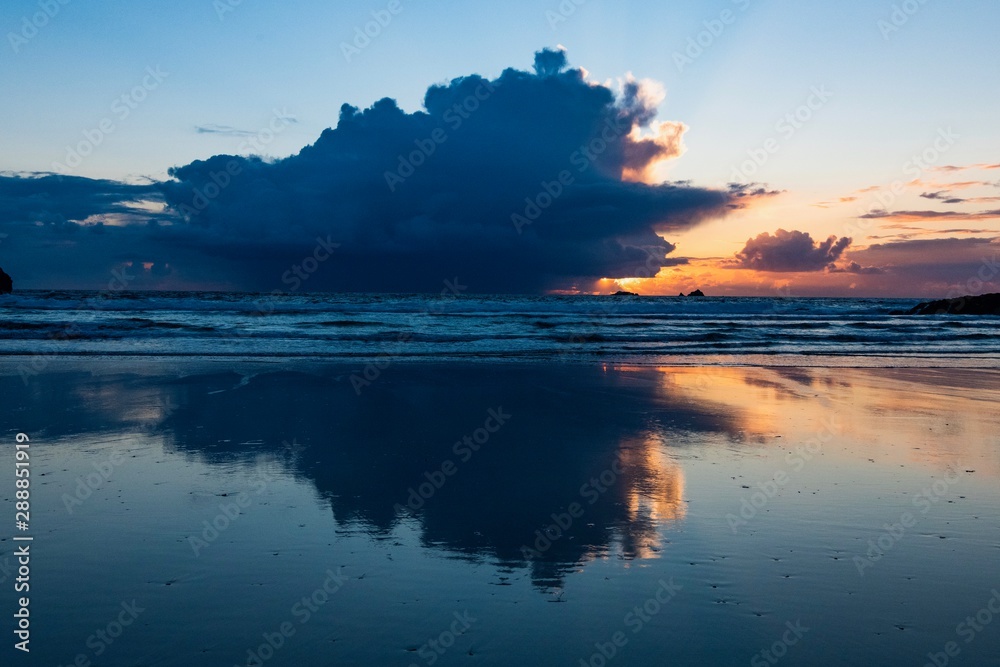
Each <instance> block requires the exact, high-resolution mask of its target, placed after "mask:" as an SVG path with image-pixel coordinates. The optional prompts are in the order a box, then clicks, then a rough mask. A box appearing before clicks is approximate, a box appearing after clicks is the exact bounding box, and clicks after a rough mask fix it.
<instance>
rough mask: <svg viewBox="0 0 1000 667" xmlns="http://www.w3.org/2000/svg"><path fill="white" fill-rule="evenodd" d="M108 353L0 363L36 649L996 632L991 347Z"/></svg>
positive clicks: (680, 644)
mask: <svg viewBox="0 0 1000 667" xmlns="http://www.w3.org/2000/svg"><path fill="white" fill-rule="evenodd" d="M108 368H109V367H108V365H107V364H101V363H100V362H94V363H93V365H92V366H88V365H87V363H86V362H82V363H81V362H75V363H74V364H72V365H69V364H62V363H53V364H51V366H50V367H49V368H47V369H46V371H45V372H44V373H41V374H39V375H37V376H33V377H31V378H29V379H28V381H27V383H25V381H24V380H23V379H22V378H21V377H20V376H19V375H18V373H17V371H16V370H15V369H14V366H13V364H10V365H7V366H5V367H2V368H0V395H2V397H3V403H4V407H5V409H4V411H3V414H2V417H0V420H2V427H3V429H2V431H3V438H4V439H5V442H6V444H9V445H12V443H13V441H14V436H15V434H16V433H18V432H24V433H26V434H28V435H29V436H30V437H31V442H32V450H31V451H32V457H33V458H32V475H33V476H32V532H33V534H34V536H35V541H34V543H33V545H32V549H33V558H32V589H31V595H32V599H31V605H32V606H31V610H32V630H33V633H32V654H31V657H30V660H31V663H30V664H46V665H69V664H73V662H74V661H75V660H80V656H83V659H84V660H88V661H90V662H91V663H92V664H95V665H96V664H100V665H137V664H154V665H193V666H199V665H213V666H215V665H247V664H251V665H255V664H266V665H300V664H309V665H333V664H337V665H345V664H346V665H403V666H407V665H432V664H433V665H511V664H522V665H531V664H539V665H542V664H544V665H555V664H565V665H580V664H581V661H582V664H584V665H594V666H599V665H603V664H609V665H613V664H619V665H650V664H679V665H729V664H787V665H841V664H842V665H858V664H865V665H897V664H914V665H923V664H925V663H928V662H931V660H932V657H931V656H935V657H937V658H938V659H939V660H940V658H941V656H944V657H946V658H947V659H948V661H949V664H963V665H986V664H991V662H990V661H991V660H995V657H994V658H990V656H996V655H1000V613H997V612H1000V595H997V594H996V591H997V590H1000V512H998V510H1000V414H998V411H997V405H998V404H1000V372H998V371H985V370H982V371H980V370H972V369H961V370H959V369H952V370H949V369H917V368H909V369H850V368H829V369H824V368H808V369H805V368H795V367H784V368H754V367H748V368H691V367H686V368H684V367H678V368H666V367H665V368H653V367H646V368H639V367H619V366H602V365H593V364H591V365H569V364H565V365H560V364H547V365H519V364H506V365H486V364H473V365H457V364H449V365H432V364H418V365H404V364H396V365H391V366H389V367H387V368H385V369H383V370H381V371H380V372H379V373H378V376H377V377H369V378H365V377H364V375H363V374H361V373H360V371H361V369H360V368H352V367H337V366H312V367H310V368H309V370H310V372H301V370H300V369H298V370H278V369H277V368H275V367H272V368H270V369H268V368H266V367H260V366H254V367H250V366H242V365H241V364H239V363H238V362H229V363H226V364H219V365H215V366H213V365H205V364H198V365H195V364H188V363H184V362H176V361H175V362H170V363H159V362H145V363H137V364H134V365H133V366H131V367H130V369H129V371H128V372H127V373H126V372H109V371H108ZM359 379H360V380H362V381H359ZM0 470H3V471H8V472H6V473H3V474H9V475H10V478H11V479H13V470H14V454H13V447H12V446H9V447H4V448H2V449H0ZM5 487H6V488H7V489H8V491H7V492H5V493H4V494H3V497H2V502H0V512H2V513H3V516H5V517H9V519H10V521H11V522H12V521H13V516H14V501H15V499H14V497H13V491H12V485H11V484H5ZM12 533H13V531H4V534H3V535H0V539H2V540H3V541H0V578H3V579H6V581H5V583H4V584H3V585H2V589H0V590H2V593H0V602H2V604H3V606H4V610H5V611H4V614H6V613H7V611H6V610H8V609H9V610H11V611H13V609H14V605H15V601H14V593H13V591H12V586H11V582H12V580H13V579H12V577H11V575H10V574H9V569H10V565H11V564H13V563H14V557H13V552H14V549H15V545H14V543H13V541H12V540H11V539H10V536H11V534H12ZM991 605H992V607H993V610H991V609H990V606H991ZM984 610H985V611H984ZM8 618H9V617H8ZM976 628H978V629H976ZM9 643H12V642H9ZM3 651H4V652H5V653H13V651H12V650H11V649H10V647H9V645H8V646H5V647H4V649H3ZM949 652H950V653H951V655H948V653H949ZM929 654H930V655H929ZM938 654H940V655H938ZM5 664H6V663H5ZM81 664H82V663H81ZM992 664H995V663H992Z"/></svg>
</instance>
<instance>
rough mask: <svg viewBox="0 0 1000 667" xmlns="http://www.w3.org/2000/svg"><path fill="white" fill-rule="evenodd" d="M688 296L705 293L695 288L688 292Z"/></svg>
mask: <svg viewBox="0 0 1000 667" xmlns="http://www.w3.org/2000/svg"><path fill="white" fill-rule="evenodd" d="M688 296H705V293H704V292H702V291H701V290H700V289H696V290H695V291H693V292H691V293H690V294H688Z"/></svg>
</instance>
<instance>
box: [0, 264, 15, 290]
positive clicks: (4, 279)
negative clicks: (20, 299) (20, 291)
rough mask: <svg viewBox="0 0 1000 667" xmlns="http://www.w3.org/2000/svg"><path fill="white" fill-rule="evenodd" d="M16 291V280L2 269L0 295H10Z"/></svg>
mask: <svg viewBox="0 0 1000 667" xmlns="http://www.w3.org/2000/svg"><path fill="white" fill-rule="evenodd" d="M13 291H14V279H13V278H11V277H10V276H8V275H7V272H6V271H4V270H3V269H0V294H10V293H11V292H13Z"/></svg>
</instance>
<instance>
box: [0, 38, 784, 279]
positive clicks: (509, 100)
mask: <svg viewBox="0 0 1000 667" xmlns="http://www.w3.org/2000/svg"><path fill="white" fill-rule="evenodd" d="M534 70H535V71H534V72H525V71H519V70H515V69H507V70H505V71H504V72H503V73H502V74H501V75H500V76H499V77H497V78H496V79H492V80H490V79H486V78H483V77H481V76H478V75H470V76H467V77H462V78H458V79H454V80H452V81H451V82H449V83H446V84H441V85H435V86H432V87H430V88H429V89H428V90H427V93H426V96H425V99H424V110H422V111H417V112H414V113H407V112H405V111H403V110H401V109H400V108H399V107H398V105H397V104H396V102H395V101H394V100H392V99H388V98H386V99H382V100H379V101H377V102H376V103H375V104H374V105H372V106H371V107H370V108H368V109H364V110H361V109H359V108H357V107H353V106H350V105H344V106H343V107H342V109H341V112H340V118H339V122H338V123H337V125H336V127H334V128H330V129H327V130H325V131H324V132H323V133H322V135H321V136H320V137H319V139H318V140H317V141H316V142H315V143H314V144H312V145H310V146H307V147H305V148H304V149H303V150H302V151H301V152H299V153H298V154H297V155H293V156H291V157H288V158H285V159H282V160H276V161H266V160H263V159H260V158H257V157H242V156H231V155H217V156H214V157H212V158H209V159H207V160H198V161H195V162H192V163H190V164H187V165H184V166H180V167H176V168H174V169H172V170H170V175H171V177H172V179H173V180H170V181H167V182H163V183H158V184H155V185H150V186H132V185H125V184H120V183H114V182H111V181H90V180H88V179H74V178H66V177H63V178H62V179H61V180H57V179H56V178H55V177H45V178H41V179H0V180H2V183H0V193H5V192H13V191H15V190H18V189H20V192H18V193H14V194H10V195H9V201H10V202H11V203H12V205H13V206H14V207H15V208H16V209H17V211H18V215H17V216H16V218H17V220H23V221H34V220H39V219H41V220H45V219H48V218H49V217H53V216H55V217H56V218H60V219H65V220H69V221H76V222H79V221H81V220H83V219H85V218H87V217H88V216H91V215H97V214H105V215H108V214H118V215H134V214H135V211H134V210H133V205H134V204H135V203H136V202H137V201H139V200H156V199H157V195H158V196H159V197H160V201H161V202H164V203H166V204H167V208H166V210H161V211H155V210H152V209H150V210H149V211H147V215H146V216H145V218H144V219H143V222H144V223H145V222H146V220H152V221H153V222H154V223H156V224H150V225H146V224H144V225H143V226H142V227H141V228H140V229H138V230H136V229H132V230H130V232H129V234H128V235H129V236H130V243H131V245H132V246H133V247H135V248H138V249H139V250H137V251H136V252H140V251H142V249H144V248H146V247H155V248H156V252H157V255H158V257H159V258H160V260H159V261H170V262H171V263H172V264H173V265H174V266H175V267H183V266H185V265H188V266H195V265H197V266H198V267H199V275H200V276H201V279H204V278H205V276H212V275H214V277H215V278H216V279H217V280H221V281H225V282H227V283H232V284H236V285H237V286H241V287H245V288H249V289H274V288H282V287H283V285H282V284H281V276H282V275H283V274H284V272H285V271H287V270H288V269H289V267H290V266H292V265H293V264H295V263H298V262H301V261H302V260H303V258H304V257H306V256H309V255H311V254H312V252H313V250H314V249H315V248H316V247H317V246H318V245H319V244H320V243H321V242H322V243H326V244H330V243H336V244H339V248H338V249H337V252H336V253H334V257H333V258H332V259H331V260H330V261H328V262H325V263H324V264H323V266H322V269H321V270H319V271H316V272H315V274H314V275H311V276H310V279H309V281H308V282H306V283H304V285H303V286H304V287H305V288H308V289H334V290H339V289H344V290H366V289H368V290H393V291H425V290H435V291H436V290H439V289H440V288H441V284H442V282H443V281H444V280H445V279H453V278H455V277H456V276H458V277H460V279H461V281H462V283H463V284H467V285H469V288H470V291H500V292H502V291H512V292H521V291H535V290H541V289H546V288H558V287H562V286H566V285H569V284H581V283H583V282H586V281H589V280H593V279H599V278H602V277H612V278H624V277H632V276H637V275H639V276H642V275H651V273H655V272H656V270H657V269H658V268H660V267H662V266H668V265H673V264H677V263H678V262H677V261H669V260H668V259H667V258H666V255H667V254H668V253H669V252H671V251H672V250H673V249H674V248H673V246H672V245H671V244H669V243H668V242H666V241H664V240H663V239H662V238H661V237H660V236H659V235H658V232H659V233H670V232H674V231H679V230H682V229H686V228H689V227H691V226H693V225H696V224H698V223H699V222H701V221H702V220H704V219H706V218H708V217H713V216H720V215H724V214H725V213H726V212H727V211H728V210H729V209H730V208H731V207H733V206H741V205H743V203H744V202H746V201H747V198H748V197H753V196H759V195H758V194H756V193H755V192H753V191H748V190H746V189H741V190H737V191H719V190H711V189H705V188H698V187H693V186H691V185H689V184H686V183H679V184H659V185H648V184H645V183H640V182H630V180H634V179H635V178H638V177H639V176H641V175H642V174H645V173H646V171H647V170H648V169H649V168H650V167H651V166H652V165H654V164H655V163H656V162H658V161H660V160H663V159H666V158H670V157H674V156H676V155H679V154H680V153H681V152H682V146H681V144H680V138H681V135H682V133H683V131H684V129H685V128H684V126H683V125H681V124H680V123H656V122H653V119H654V116H655V115H656V105H657V104H658V103H659V101H660V99H659V98H658V97H657V95H656V91H655V90H652V89H651V87H650V86H648V85H647V84H644V83H640V82H635V81H631V80H629V81H626V82H625V83H624V84H623V86H622V90H621V92H620V93H618V94H616V93H615V92H614V91H612V90H611V89H610V88H608V87H606V86H602V85H597V84H595V83H593V82H591V81H589V80H587V79H586V77H585V74H584V73H583V71H582V70H578V69H569V68H568V67H567V61H566V55H565V53H563V52H562V51H550V50H545V51H542V52H539V53H538V54H536V58H535V67H534ZM201 129H202V130H204V131H207V132H220V131H223V130H224V129H227V128H220V127H218V126H205V127H204V128H201ZM32 193H33V195H32ZM760 194H765V191H763V190H761V191H760ZM531 205H535V206H537V207H538V211H537V212H538V215H537V216H534V218H533V219H532V221H531V224H530V225H528V226H527V227H524V228H518V227H517V226H516V225H515V224H512V219H513V218H514V216H517V215H521V214H522V213H524V212H525V210H526V209H529V206H531ZM9 210H12V209H8V211H9ZM529 210H531V209H529ZM5 213H6V214H7V215H8V216H9V213H7V211H5ZM133 221H134V220H133ZM6 222H7V223H10V222H11V218H10V217H7V219H6ZM2 224H4V221H0V225H2ZM8 233H10V232H8ZM102 236H103V237H104V238H108V237H115V239H116V240H115V241H105V243H106V244H107V253H108V254H113V253H119V254H120V252H119V250H120V249H119V248H118V247H117V245H118V241H119V240H120V238H121V237H123V236H125V233H124V231H123V228H121V227H112V226H110V225H109V226H108V227H107V228H106V230H105V234H103V235H102ZM98 245H99V244H98ZM67 252H68V251H67ZM88 252H95V253H98V252H100V250H98V249H97V247H96V246H95V247H91V248H89V249H88ZM109 259H110V258H109ZM150 261H152V260H150ZM172 275H173V276H174V278H178V276H183V275H186V274H185V273H184V271H183V269H182V268H177V269H176V270H175V271H174V272H173V273H172Z"/></svg>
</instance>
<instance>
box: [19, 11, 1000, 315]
mask: <svg viewBox="0 0 1000 667" xmlns="http://www.w3.org/2000/svg"><path fill="white" fill-rule="evenodd" d="M804 5H805V6H804ZM998 19H1000V6H998V5H997V3H995V2H990V1H988V0H971V1H968V2H963V3H961V4H960V5H959V4H956V3H945V2H941V1H940V0H924V1H923V2H921V1H920V0H907V1H906V2H895V3H894V2H886V3H882V2H879V1H877V0H865V1H863V2H862V1H861V0H847V1H845V2H840V3H799V2H791V1H789V2H779V1H775V0H772V1H766V0H715V1H712V2H680V1H677V2H669V3H663V2H652V1H650V2H646V1H631V2H611V1H610V0H608V1H601V0H561V1H559V0H551V1H548V2H545V1H540V2H529V1H527V0H513V1H510V2H505V3H502V4H501V3H486V2H478V1H466V2H461V3H458V2H436V3H433V4H432V3H426V2H424V3H422V2H419V1H412V2H410V1H407V0H375V1H370V2H345V3H326V2H320V1H318V0H293V1H289V2H283V3H265V2H262V1H260V0H214V1H213V0H178V1H176V2H173V3H169V4H166V3H165V4H162V5H161V4H156V5H153V4H150V3H136V2H131V3H128V2H124V1H115V0H110V1H106V2H101V3H87V2H81V1H80V0H68V1H67V0H41V1H39V0H34V1H25V0H8V2H5V3H3V5H2V6H0V33H2V35H3V38H4V39H3V43H2V44H0V82H2V86H3V88H2V89H3V91H4V93H5V95H4V102H3V108H4V116H3V118H4V122H3V123H0V266H2V267H3V268H4V269H5V270H6V271H7V272H8V273H10V274H11V275H12V276H13V277H14V280H15V285H16V286H17V287H20V288H72V287H79V288H92V289H102V288H106V287H107V286H108V285H109V283H110V282H112V281H113V280H114V278H115V276H116V275H117V276H125V277H126V280H124V281H121V280H119V282H125V283H127V286H128V287H129V288H132V289H239V290H243V289H248V290H259V291H271V290H283V291H290V290H292V289H293V288H294V289H303V290H307V289H322V290H352V291H366V290H372V291H395V292H406V291H437V290H439V289H441V286H442V284H443V282H444V281H445V280H451V279H454V278H459V279H461V280H462V282H463V284H467V285H469V290H470V291H473V292H570V293H572V292H609V291H615V290H617V289H628V290H631V291H637V292H641V293H649V294H676V293H678V292H681V291H683V292H689V291H692V290H694V289H696V288H700V289H702V290H703V291H705V292H706V293H709V294H718V295H722V294H748V295H765V296H769V295H788V296H821V295H831V296H852V295H856V296H945V295H952V294H957V293H961V294H966V293H981V292H990V291H1000V290H997V288H996V281H997V280H998V279H1000V265H998V264H997V257H998V255H1000V128H998V127H997V123H996V111H995V110H996V109H997V106H998V102H1000V99H998V98H1000V85H998V84H1000V68H998V67H997V55H996V48H995V26H996V25H998V24H1000V23H998ZM366 31H367V34H366ZM456 105H457V107H456ZM588 147H590V150H588ZM595 149H600V150H595ZM415 152H416V153H415ZM411 158H412V159H411ZM416 162H419V164H415V163H416ZM411 169H412V172H413V173H412V174H410V171H411ZM206 194H207V195H210V196H205V195H206ZM213 195H214V196H213ZM536 213H537V216H536V215H535V214H536ZM289 270H291V271H292V279H287V278H288V273H287V272H288V271H289Z"/></svg>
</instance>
